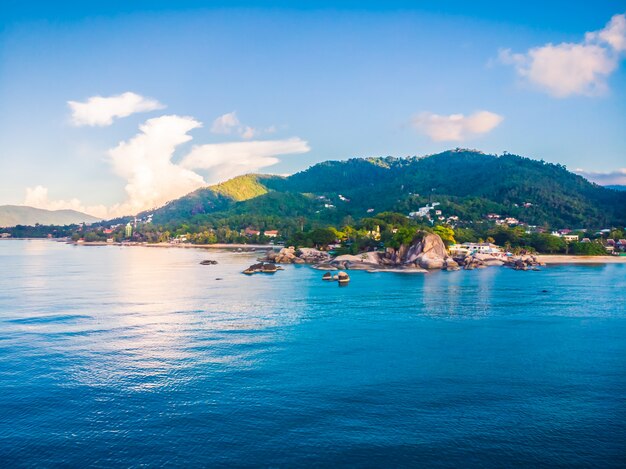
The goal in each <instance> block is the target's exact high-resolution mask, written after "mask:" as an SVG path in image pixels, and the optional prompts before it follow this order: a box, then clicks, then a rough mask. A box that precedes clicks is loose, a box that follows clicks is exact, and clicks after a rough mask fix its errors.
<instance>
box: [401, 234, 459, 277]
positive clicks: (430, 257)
mask: <svg viewBox="0 0 626 469" xmlns="http://www.w3.org/2000/svg"><path fill="white" fill-rule="evenodd" d="M448 258H449V256H448V251H447V250H446V245H445V244H443V241H442V240H441V238H440V237H439V235H436V234H434V233H427V234H425V235H424V236H423V237H422V239H421V240H419V241H417V242H413V243H412V244H411V247H409V250H408V251H407V256H406V260H405V263H411V262H414V263H416V264H417V265H419V266H420V267H422V268H423V269H443V268H444V266H445V265H446V261H447V259H448Z"/></svg>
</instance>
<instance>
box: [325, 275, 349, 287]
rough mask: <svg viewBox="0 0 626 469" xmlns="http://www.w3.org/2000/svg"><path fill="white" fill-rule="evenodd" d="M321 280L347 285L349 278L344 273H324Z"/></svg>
mask: <svg viewBox="0 0 626 469" xmlns="http://www.w3.org/2000/svg"><path fill="white" fill-rule="evenodd" d="M322 280H326V281H328V282H333V281H337V282H338V283H339V285H347V284H348V283H349V282H350V276H349V275H348V274H347V273H345V272H339V273H338V274H337V275H333V274H331V273H330V272H326V273H325V274H324V275H322Z"/></svg>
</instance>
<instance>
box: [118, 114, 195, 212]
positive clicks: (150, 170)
mask: <svg viewBox="0 0 626 469" xmlns="http://www.w3.org/2000/svg"><path fill="white" fill-rule="evenodd" d="M198 127H201V124H200V122H198V121H196V120H195V119H193V118H191V117H181V116H176V115H166V116H161V117H156V118H154V119H149V120H147V121H146V122H145V123H144V124H143V125H141V126H140V127H139V130H140V131H141V132H140V133H138V134H137V135H135V136H134V137H133V138H131V139H130V140H128V141H125V142H121V143H120V144H119V145H118V146H117V147H115V148H113V149H112V150H110V151H109V156H110V157H111V162H112V164H113V170H114V171H115V173H116V174H117V175H118V176H121V177H122V178H124V179H126V181H127V184H126V188H125V189H126V194H127V196H128V200H127V201H126V202H125V203H124V204H122V206H121V207H117V211H118V212H122V213H137V212H139V211H141V210H146V209H150V208H155V207H158V206H160V205H163V204H164V203H165V202H168V201H169V200H172V199H175V198H177V197H180V196H182V195H185V194H187V193H189V192H191V191H193V190H195V189H197V188H199V187H201V186H203V185H205V182H204V179H203V178H202V176H200V175H199V174H197V173H195V172H193V171H190V170H188V169H185V168H182V167H181V166H179V165H177V164H175V163H173V162H172V157H173V155H174V151H175V150H176V147H178V146H179V145H181V144H183V143H185V142H188V141H189V140H191V138H192V137H191V136H190V135H189V134H188V132H190V131H191V130H193V129H196V128H198Z"/></svg>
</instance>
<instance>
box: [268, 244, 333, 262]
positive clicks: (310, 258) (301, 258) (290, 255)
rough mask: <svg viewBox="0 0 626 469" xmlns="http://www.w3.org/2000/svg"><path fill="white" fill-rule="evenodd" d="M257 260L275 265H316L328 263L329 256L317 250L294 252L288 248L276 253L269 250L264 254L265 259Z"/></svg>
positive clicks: (293, 249)
mask: <svg viewBox="0 0 626 469" xmlns="http://www.w3.org/2000/svg"><path fill="white" fill-rule="evenodd" d="M259 260H261V261H266V262H273V263H276V264H318V263H322V262H328V261H329V260H330V255H329V254H328V253H327V252H324V251H320V250H318V249H313V248H300V249H297V250H296V248H294V247H293V246H289V247H285V248H282V249H281V250H280V251H278V252H276V251H274V250H273V249H270V250H269V251H267V252H266V253H265V257H264V258H262V259H259Z"/></svg>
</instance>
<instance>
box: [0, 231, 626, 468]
mask: <svg viewBox="0 0 626 469" xmlns="http://www.w3.org/2000/svg"><path fill="white" fill-rule="evenodd" d="M205 258H214V259H217V260H218V261H219V265H217V266H201V265H199V264H198V262H199V261H200V260H202V259H205ZM251 260H252V258H251V257H250V255H243V254H232V253H226V252H214V251H209V252H203V251H200V250H186V249H157V248H154V249H152V248H140V247H125V248H123V247H110V246H107V247H75V246H70V245H65V244H60V243H54V242H47V241H3V242H0V267H1V275H0V462H1V463H2V467H15V466H29V467H32V466H41V467H50V466H64V467H68V466H70V467H71V466H81V467H84V466H95V467H138V466H163V465H167V466H170V467H171V466H186V467H193V466H219V465H222V466H229V467H233V466H260V467H268V466H269V467H294V466H300V467H301V466H324V467H329V466H351V467H398V466H404V467H407V466H411V467H416V466H449V467H473V466H500V467H501V466H512V465H518V466H537V465H544V466H545V465H550V466H572V465H576V466H596V467H608V466H615V467H617V466H623V465H625V464H626V306H625V305H626V265H606V266H562V267H550V268H546V269H544V270H542V271H541V272H516V271H512V270H508V269H500V268H490V269H485V270H479V271H471V272H451V273H447V272H436V273H431V274H427V275H400V274H369V273H366V272H351V277H352V282H351V283H350V285H349V286H347V287H344V288H339V287H338V286H337V285H336V284H334V283H325V282H322V281H321V279H320V278H321V272H318V271H314V270H312V269H309V268H308V267H300V266H297V267H287V269H286V270H285V271H283V272H278V273H276V274H275V275H273V276H260V275H257V276H252V277H247V276H244V275H241V274H240V272H241V270H242V269H243V268H244V267H246V266H247V265H249V264H250V262H251ZM217 277H221V278H223V280H216V278H217ZM543 290H547V292H544V291H543Z"/></svg>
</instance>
